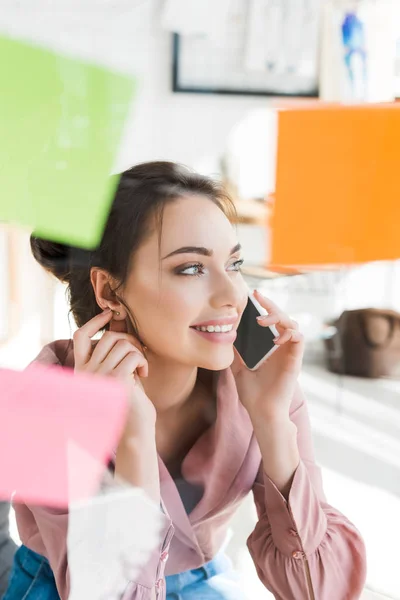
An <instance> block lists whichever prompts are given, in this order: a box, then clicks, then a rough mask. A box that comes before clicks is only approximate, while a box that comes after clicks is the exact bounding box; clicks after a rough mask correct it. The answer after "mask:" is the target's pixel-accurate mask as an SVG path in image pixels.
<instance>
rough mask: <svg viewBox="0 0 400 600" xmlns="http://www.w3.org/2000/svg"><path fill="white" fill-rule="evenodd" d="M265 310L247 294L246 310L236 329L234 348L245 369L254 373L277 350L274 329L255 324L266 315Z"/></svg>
mask: <svg viewBox="0 0 400 600" xmlns="http://www.w3.org/2000/svg"><path fill="white" fill-rule="evenodd" d="M267 314H268V313H267V311H266V310H265V308H263V307H262V306H261V304H260V303H259V302H257V300H256V299H255V298H254V296H253V294H252V293H251V292H249V297H248V301H247V305H246V308H245V309H244V312H243V315H242V318H241V320H240V323H239V327H238V329H237V337H236V340H235V342H234V346H235V348H236V350H237V351H238V353H239V354H240V356H241V357H242V360H243V362H244V364H245V365H246V367H247V368H248V369H250V370H251V371H255V370H256V369H258V367H259V366H260V365H261V363H263V362H264V360H266V359H267V358H268V357H269V356H271V354H272V353H273V352H275V350H277V349H278V348H279V346H277V345H276V344H275V343H274V338H275V337H277V336H278V335H279V333H278V331H277V329H276V327H275V326H274V325H271V326H269V327H262V326H261V325H259V324H258V323H257V317H258V316H259V315H267Z"/></svg>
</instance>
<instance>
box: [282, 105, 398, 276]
mask: <svg viewBox="0 0 400 600" xmlns="http://www.w3.org/2000/svg"><path fill="white" fill-rule="evenodd" d="M399 257H400V107H399V106H397V105H396V104H387V105H384V104H381V105H369V106H366V105H363V106H338V105H332V104H329V105H325V106H324V105H323V104H321V105H320V106H315V104H314V105H311V106H310V107H304V108H296V109H292V110H290V109H289V110H283V111H280V112H279V114H278V147H277V171H276V194H275V206H274V215H273V220H272V248H271V262H272V264H274V265H295V266H304V265H338V264H339V265H340V264H351V263H362V262H369V261H376V260H393V259H397V258H399Z"/></svg>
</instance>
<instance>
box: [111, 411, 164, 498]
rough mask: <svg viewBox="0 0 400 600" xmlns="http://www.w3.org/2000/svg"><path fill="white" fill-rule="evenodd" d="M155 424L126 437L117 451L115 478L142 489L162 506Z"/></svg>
mask: <svg viewBox="0 0 400 600" xmlns="http://www.w3.org/2000/svg"><path fill="white" fill-rule="evenodd" d="M155 440H156V429H155V423H153V424H150V425H148V426H143V427H141V428H140V429H139V430H138V431H137V433H136V434H135V435H126V434H125V435H124V436H123V438H122V439H121V442H120V444H119V446H118V449H117V456H116V459H115V477H116V479H117V480H118V479H121V480H122V481H125V482H126V483H128V484H130V485H133V486H134V487H139V488H142V489H143V490H144V491H145V492H146V493H147V494H148V496H149V497H150V498H151V499H152V500H153V501H154V502H155V503H156V504H157V505H159V504H160V476H159V472H158V456H157V449H156V442H155Z"/></svg>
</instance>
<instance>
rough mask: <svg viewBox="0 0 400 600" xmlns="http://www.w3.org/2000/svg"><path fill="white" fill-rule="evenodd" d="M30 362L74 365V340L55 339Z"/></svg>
mask: <svg viewBox="0 0 400 600" xmlns="http://www.w3.org/2000/svg"><path fill="white" fill-rule="evenodd" d="M30 364H41V365H59V366H62V367H71V368H73V366H74V346H73V341H72V340H55V341H54V342H51V343H50V344H46V346H44V347H43V348H42V349H41V351H40V352H39V354H38V355H37V356H36V358H35V359H34V360H33V361H32V362H31V363H30Z"/></svg>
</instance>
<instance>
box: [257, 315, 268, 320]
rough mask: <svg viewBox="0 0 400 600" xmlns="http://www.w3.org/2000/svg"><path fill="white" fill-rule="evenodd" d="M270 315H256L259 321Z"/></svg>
mask: <svg viewBox="0 0 400 600" xmlns="http://www.w3.org/2000/svg"><path fill="white" fill-rule="evenodd" d="M267 317H268V315H260V316H259V317H256V319H257V321H265V319H266V318H267Z"/></svg>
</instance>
